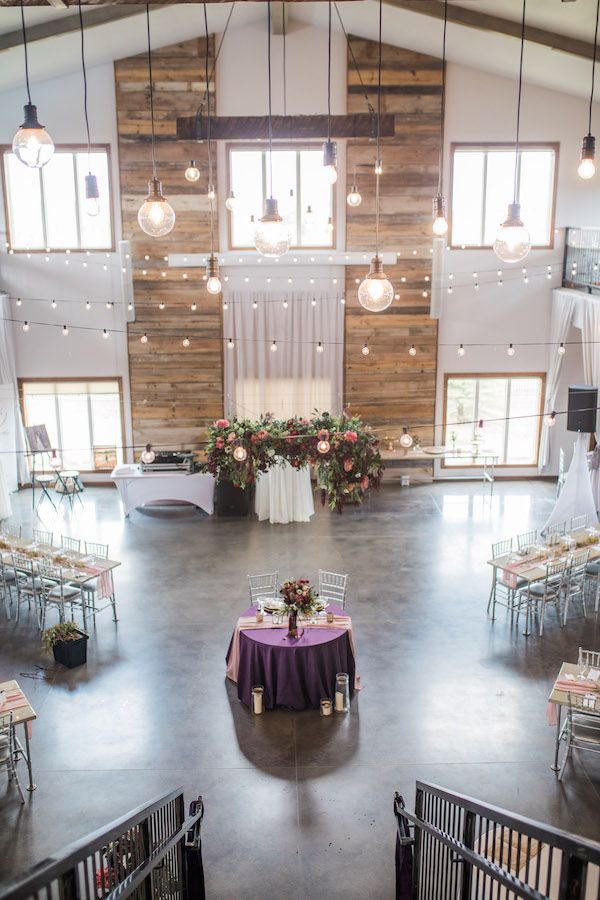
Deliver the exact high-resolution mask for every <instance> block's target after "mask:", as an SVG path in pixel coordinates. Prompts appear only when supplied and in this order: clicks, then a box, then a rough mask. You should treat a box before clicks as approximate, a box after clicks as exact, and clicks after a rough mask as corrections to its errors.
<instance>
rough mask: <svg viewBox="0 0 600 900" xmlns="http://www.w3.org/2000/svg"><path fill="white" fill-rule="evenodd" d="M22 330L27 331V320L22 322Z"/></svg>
mask: <svg viewBox="0 0 600 900" xmlns="http://www.w3.org/2000/svg"><path fill="white" fill-rule="evenodd" d="M23 331H29V322H23Z"/></svg>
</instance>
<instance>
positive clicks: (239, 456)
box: [233, 444, 248, 463]
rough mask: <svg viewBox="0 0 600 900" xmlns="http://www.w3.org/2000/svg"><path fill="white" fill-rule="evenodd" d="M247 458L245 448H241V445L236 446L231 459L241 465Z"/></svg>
mask: <svg viewBox="0 0 600 900" xmlns="http://www.w3.org/2000/svg"><path fill="white" fill-rule="evenodd" d="M247 457H248V451H247V450H246V448H245V447H242V445H241V444H238V445H237V447H236V448H235V450H234V451H233V458H234V459H235V461H236V462H239V463H242V462H245V461H246V459H247Z"/></svg>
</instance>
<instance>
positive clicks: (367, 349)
mask: <svg viewBox="0 0 600 900" xmlns="http://www.w3.org/2000/svg"><path fill="white" fill-rule="evenodd" d="M370 352H371V351H370V350H369V345H368V344H367V342H366V341H365V343H364V347H363V348H362V350H361V353H362V355H363V356H368V355H369V353H370Z"/></svg>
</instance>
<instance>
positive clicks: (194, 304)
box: [190, 303, 198, 312]
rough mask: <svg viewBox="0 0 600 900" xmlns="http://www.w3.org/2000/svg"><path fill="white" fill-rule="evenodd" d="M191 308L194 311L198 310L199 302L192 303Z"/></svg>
mask: <svg viewBox="0 0 600 900" xmlns="http://www.w3.org/2000/svg"><path fill="white" fill-rule="evenodd" d="M190 309H191V311H192V312H196V310H197V309H198V304H197V303H192V305H191V306H190Z"/></svg>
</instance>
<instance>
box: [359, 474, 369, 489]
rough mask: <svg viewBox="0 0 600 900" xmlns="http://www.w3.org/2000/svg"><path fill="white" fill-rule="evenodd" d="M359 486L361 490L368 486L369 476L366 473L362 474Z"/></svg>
mask: <svg viewBox="0 0 600 900" xmlns="http://www.w3.org/2000/svg"><path fill="white" fill-rule="evenodd" d="M360 486H361V488H362V489H363V491H366V489H367V488H368V487H369V476H368V475H364V476H363V479H362V481H361V483H360Z"/></svg>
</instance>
